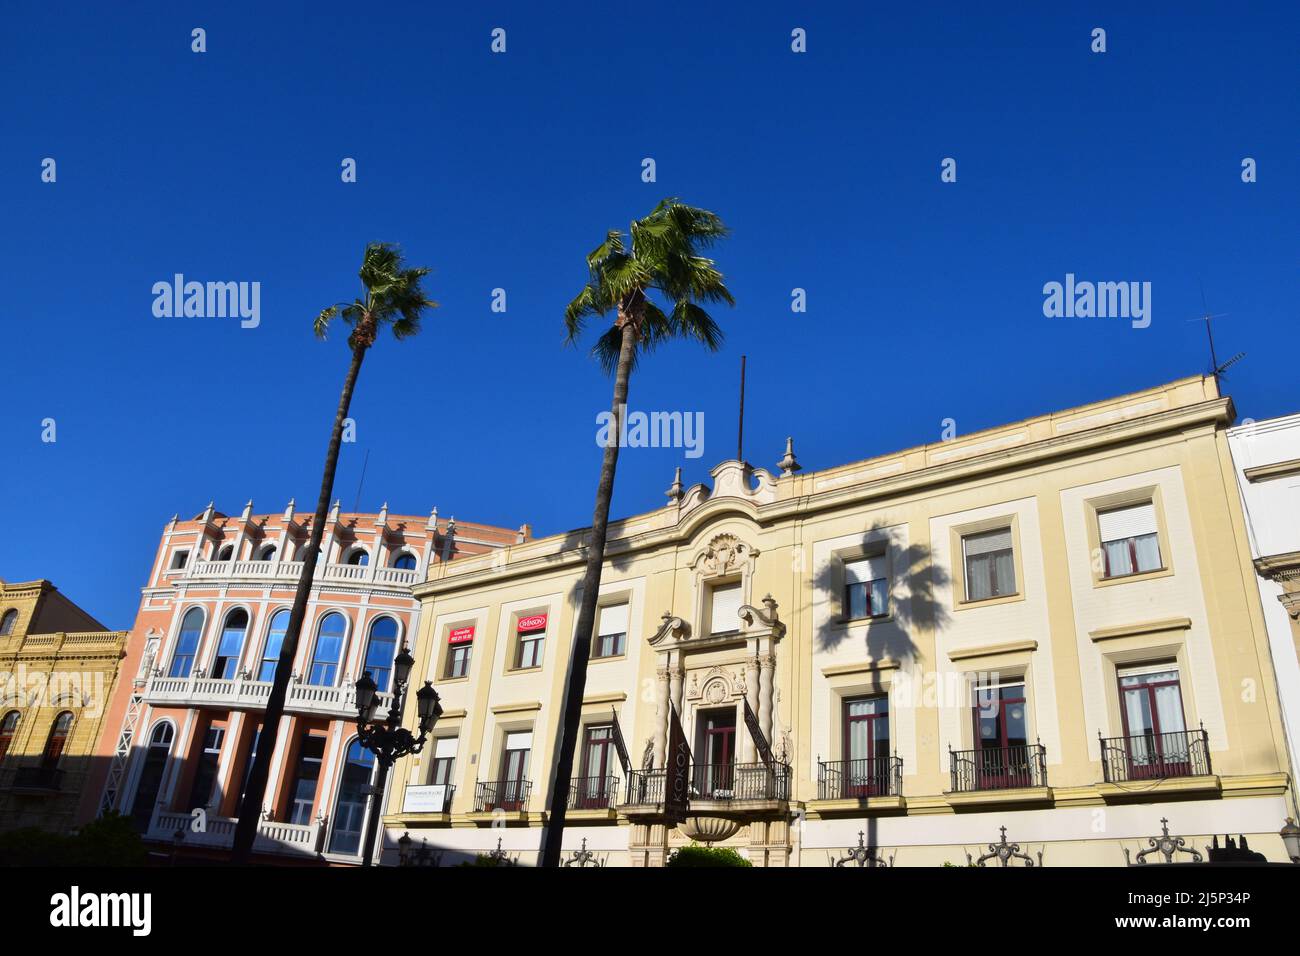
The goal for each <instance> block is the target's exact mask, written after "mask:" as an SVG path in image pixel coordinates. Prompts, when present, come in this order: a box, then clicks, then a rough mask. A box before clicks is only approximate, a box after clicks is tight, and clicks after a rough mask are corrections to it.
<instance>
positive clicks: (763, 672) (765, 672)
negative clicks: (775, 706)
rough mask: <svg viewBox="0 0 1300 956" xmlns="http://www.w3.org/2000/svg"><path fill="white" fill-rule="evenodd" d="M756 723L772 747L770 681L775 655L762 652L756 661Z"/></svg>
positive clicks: (772, 674) (771, 681) (772, 675)
mask: <svg viewBox="0 0 1300 956" xmlns="http://www.w3.org/2000/svg"><path fill="white" fill-rule="evenodd" d="M758 666H759V675H758V725H759V727H761V728H762V729H763V736H764V737H766V738H767V742H768V743H769V744H771V745H772V746H773V747H774V748H775V746H776V744H775V742H774V741H773V740H772V697H773V695H772V683H773V677H774V675H775V672H776V656H775V655H773V654H764V655H763V656H762V657H761V658H759V661H758Z"/></svg>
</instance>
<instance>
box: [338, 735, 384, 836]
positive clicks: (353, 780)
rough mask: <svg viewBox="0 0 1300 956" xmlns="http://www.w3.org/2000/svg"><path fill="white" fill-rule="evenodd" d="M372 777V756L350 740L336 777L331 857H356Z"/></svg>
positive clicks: (373, 761) (355, 741)
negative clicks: (337, 789) (336, 792)
mask: <svg viewBox="0 0 1300 956" xmlns="http://www.w3.org/2000/svg"><path fill="white" fill-rule="evenodd" d="M374 774H375V755H374V754H372V753H371V752H370V751H369V750H366V749H365V748H364V747H362V746H361V741H359V740H353V741H352V744H351V746H349V747H348V758H347V762H346V763H345V764H344V765H343V773H342V774H340V775H339V794H338V800H337V801H336V803H335V805H334V829H333V832H332V833H330V852H331V853H359V852H360V851H361V832H362V827H363V826H364V825H365V820H366V807H367V805H368V804H369V802H370V798H369V797H368V796H367V795H366V790H367V789H368V788H369V786H370V779H371V778H372V777H373V776H374Z"/></svg>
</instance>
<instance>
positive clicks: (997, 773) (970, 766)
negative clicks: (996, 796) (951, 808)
mask: <svg viewBox="0 0 1300 956" xmlns="http://www.w3.org/2000/svg"><path fill="white" fill-rule="evenodd" d="M949 756H950V758H951V762H952V791H953V792H954V793H971V792H974V791H976V790H1016V789H1019V788H1022V787H1045V786H1047V750H1046V749H1045V748H1044V747H1043V745H1042V744H1014V745H1012V746H1010V747H981V748H979V749H978V750H949Z"/></svg>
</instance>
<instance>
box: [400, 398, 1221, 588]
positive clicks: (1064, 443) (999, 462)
mask: <svg viewBox="0 0 1300 956" xmlns="http://www.w3.org/2000/svg"><path fill="white" fill-rule="evenodd" d="M1232 417H1233V410H1232V400H1231V399H1229V398H1216V399H1209V400H1206V401H1202V402H1197V403H1195V404H1193V405H1185V406H1181V407H1178V408H1173V409H1167V410H1165V411H1161V412H1155V413H1153V414H1149V415H1143V416H1141V417H1139V418H1133V419H1128V420H1123V421H1118V422H1113V423H1111V424H1107V425H1101V426H1098V427H1096V428H1089V429H1086V430H1082V431H1079V432H1072V433H1069V434H1064V435H1056V436H1054V437H1052V438H1046V439H1041V440H1038V441H1034V442H1032V443H1029V444H1025V445H1020V446H1016V447H1014V448H1008V449H1003V450H999V451H994V452H989V453H987V454H984V455H977V456H974V457H972V458H965V459H961V460H959V461H954V462H950V463H946V464H938V465H926V466H923V467H921V468H918V469H916V470H913V471H905V472H903V473H901V474H897V475H889V476H886V477H882V478H878V479H875V480H868V481H865V482H862V483H861V484H857V485H849V486H846V487H843V488H835V489H830V490H826V491H814V492H809V493H806V494H802V495H794V496H791V497H787V498H782V499H779V500H777V501H773V502H769V503H766V504H755V503H753V502H752V501H750V500H747V499H744V498H739V497H722V498H710V499H708V500H707V501H705V502H703V503H702V504H700V505H699V506H697V507H695V508H693V509H691V511H690V512H689V513H688V514H687V516H685V517H684V518H682V519H681V520H680V521H678V522H677V523H675V524H672V525H669V526H665V527H660V528H652V529H649V530H647V531H643V532H640V533H637V534H633V535H630V536H628V537H625V538H616V537H613V534H611V538H610V540H609V541H608V543H607V545H606V550H605V560H606V562H607V563H613V562H615V561H616V560H617V559H619V558H625V557H627V556H630V555H635V554H637V553H639V552H643V551H649V550H655V549H661V548H669V547H672V546H674V545H680V544H682V543H683V542H688V541H689V540H690V539H691V537H692V536H693V535H694V534H695V533H696V532H697V531H698V529H699V528H700V527H701V526H702V525H704V524H706V523H708V522H710V521H715V520H717V519H719V518H721V517H723V516H724V515H726V514H736V515H738V516H740V517H744V518H748V519H749V520H751V521H753V522H754V524H756V525H758V526H759V527H770V526H771V525H773V524H776V523H779V522H781V521H786V520H792V519H794V518H799V519H804V518H807V517H809V516H811V515H814V514H818V513H821V512H825V511H832V510H836V509H843V508H848V507H853V506H857V505H862V504H866V503H869V502H872V501H878V500H880V499H885V498H900V497H904V496H906V495H910V494H915V493H917V492H921V491H927V490H930V489H933V488H935V487H936V486H942V485H957V484H960V483H964V482H970V481H975V480H977V479H980V478H984V477H988V476H992V475H997V474H1002V473H1005V472H1008V471H1013V470H1016V469H1023V468H1029V467H1033V466H1036V465H1042V464H1046V463H1049V462H1053V461H1057V460H1060V459H1062V458H1066V457H1069V456H1075V455H1083V454H1087V453H1089V452H1095V451H1100V450H1104V449H1107V448H1111V447H1114V446H1116V445H1123V444H1136V443H1139V442H1141V441H1144V440H1148V439H1156V438H1160V437H1163V436H1165V435H1169V434H1171V433H1185V432H1187V431H1191V430H1194V429H1196V428H1208V429H1214V428H1216V427H1218V426H1220V425H1225V426H1226V425H1227V424H1228V423H1229V422H1231V421H1232ZM991 434H992V433H991ZM923 447H924V446H923ZM921 450H923V448H918V449H911V450H909V451H921ZM907 453H908V452H902V453H892V454H890V455H888V456H883V457H885V458H889V459H896V458H899V457H900V456H902V455H905V454H907ZM874 460H876V459H867V460H865V461H863V462H854V463H851V464H852V465H853V466H867V465H869V464H870V463H871V462H872V461H874ZM843 467H849V466H837V467H836V468H835V469H827V472H825V473H829V472H830V471H834V470H839V469H840V468H843ZM825 473H823V472H812V473H808V474H799V475H795V476H791V477H788V478H780V479H777V482H778V487H780V486H781V485H784V484H785V483H787V482H795V481H798V482H802V483H803V485H804V486H806V487H811V484H810V483H811V482H813V481H815V480H816V479H817V477H818V475H821V474H825ZM667 507H668V508H671V507H673V506H672V505H669V506H667ZM666 510H667V509H661V510H660V512H658V513H659V514H662V513H663V512H664V511H666ZM655 514H656V512H647V513H643V514H639V515H632V516H630V517H628V518H625V519H622V520H621V521H619V522H615V523H614V524H615V525H616V526H617V525H618V524H628V523H632V522H636V521H642V520H645V519H646V518H648V517H652V516H654V515H655ZM589 531H590V529H588V528H581V529H576V530H572V531H569V532H567V533H565V534H564V535H557V536H555V537H556V538H557V539H559V541H557V544H560V543H561V542H562V541H563V540H565V539H571V540H576V541H579V542H582V543H580V544H578V545H577V546H574V547H571V548H569V549H568V550H563V551H551V552H547V553H545V554H539V555H537V556H535V557H529V558H524V559H522V560H517V561H507V562H506V563H505V564H504V565H499V566H496V567H493V566H492V565H491V564H489V563H486V562H485V564H484V567H483V568H482V569H480V570H473V571H465V572H463V573H461V574H453V575H448V576H445V577H438V578H431V579H429V580H426V581H423V582H418V583H416V584H414V585H412V586H411V593H412V594H413V595H414V596H415V597H416V598H420V599H422V598H426V597H436V596H437V595H439V594H447V593H452V592H456V591H462V590H467V589H470V588H475V587H479V586H482V585H485V584H500V583H503V582H507V581H511V580H515V579H517V578H522V577H532V576H535V575H540V574H546V573H554V572H556V571H563V570H567V569H570V568H576V567H579V566H581V565H582V564H584V563H585V562H586V556H585V555H586V545H585V541H586V538H587V535H588V534H589ZM611 531H613V532H614V533H616V530H615V529H611ZM542 541H545V539H539V540H538V541H536V542H529V544H530V545H536V544H539V543H541V542H542Z"/></svg>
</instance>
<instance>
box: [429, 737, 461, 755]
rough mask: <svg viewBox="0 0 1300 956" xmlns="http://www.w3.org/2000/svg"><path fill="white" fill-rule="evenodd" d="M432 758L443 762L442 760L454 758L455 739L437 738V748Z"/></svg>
mask: <svg viewBox="0 0 1300 956" xmlns="http://www.w3.org/2000/svg"><path fill="white" fill-rule="evenodd" d="M433 756H434V758H435V759H437V760H444V759H450V758H452V757H455V756H456V738H455V737H439V738H438V746H437V748H436V749H435V750H434V752H433Z"/></svg>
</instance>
